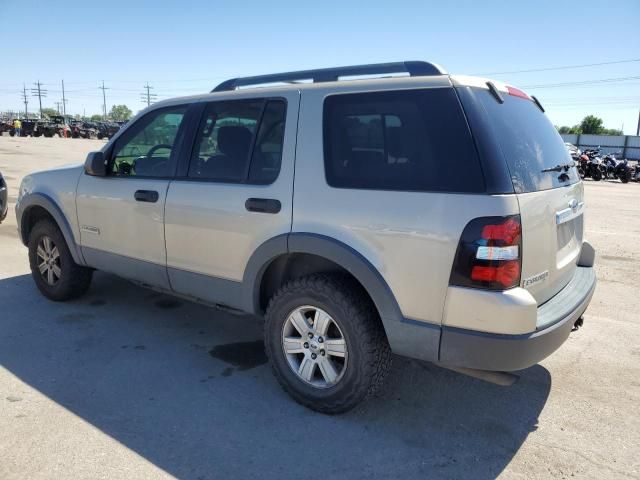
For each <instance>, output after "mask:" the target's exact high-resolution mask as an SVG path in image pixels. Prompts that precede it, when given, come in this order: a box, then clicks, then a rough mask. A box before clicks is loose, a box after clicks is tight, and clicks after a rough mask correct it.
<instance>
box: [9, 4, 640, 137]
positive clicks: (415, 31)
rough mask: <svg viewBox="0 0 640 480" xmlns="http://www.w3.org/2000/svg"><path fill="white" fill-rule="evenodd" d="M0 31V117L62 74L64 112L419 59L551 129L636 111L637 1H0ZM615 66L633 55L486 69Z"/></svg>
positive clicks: (53, 97) (639, 60) (629, 119)
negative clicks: (150, 95) (472, 82)
mask: <svg viewBox="0 0 640 480" xmlns="http://www.w3.org/2000/svg"><path fill="white" fill-rule="evenodd" d="M0 32H1V36H2V38H3V49H2V53H1V56H0V111H4V110H9V109H11V110H18V109H23V108H24V106H23V104H22V103H21V98H20V93H21V89H22V84H23V82H24V83H25V84H26V85H27V88H28V89H29V88H30V87H32V84H33V82H35V81H37V80H40V81H41V82H42V83H44V84H45V87H44V88H46V89H47V90H48V96H47V98H46V99H45V100H44V106H48V107H54V106H55V103H54V102H56V101H59V100H60V98H61V93H60V80H61V79H64V80H65V86H66V89H67V91H68V93H67V97H68V107H67V111H68V112H70V113H82V112H83V110H86V113H87V114H92V113H99V112H100V111H101V109H102V94H101V92H100V90H98V88H97V87H98V85H99V83H100V81H101V80H104V81H105V85H106V86H107V87H108V88H109V90H107V104H108V106H109V107H110V106H111V105H112V104H116V103H117V104H120V103H125V104H127V105H129V107H130V108H131V109H132V110H133V111H134V112H135V111H137V110H139V109H140V108H142V107H143V106H144V105H143V103H142V102H141V101H140V93H141V92H142V90H143V88H142V87H143V85H144V84H145V82H146V81H149V83H150V84H151V85H152V86H153V87H154V90H153V91H154V92H155V93H156V94H158V98H168V97H172V96H178V95H187V94H192V93H199V92H206V91H209V90H210V89H211V88H213V86H215V85H216V84H217V83H219V82H220V81H222V80H224V79H225V78H229V77H234V76H241V75H251V74H260V73H272V72H278V71H287V70H297V69H306V68H316V67H326V66H339V65H350V64H358V63H374V62H384V61H394V60H419V59H424V60H431V61H435V62H437V63H439V64H441V65H442V66H444V67H445V68H446V69H447V70H448V71H449V72H451V73H464V74H490V75H489V76H491V77H493V78H496V79H499V80H504V81H508V82H509V83H512V84H514V85H516V86H520V87H524V88H525V89H526V90H527V91H529V92H530V93H532V94H534V95H536V96H538V98H539V99H540V100H541V101H542V103H543V104H544V105H545V107H546V109H547V112H548V114H549V116H550V117H551V119H552V120H553V122H554V123H556V124H559V125H565V124H566V125H573V124H575V123H578V122H579V120H580V119H581V118H582V117H584V116H585V115H587V114H590V113H593V114H596V115H598V116H600V117H602V118H603V119H604V120H605V125H606V126H607V127H609V128H620V127H621V126H622V124H623V123H624V130H625V133H635V128H636V124H637V121H638V110H639V109H640V34H639V32H640V1H638V0H629V1H616V2H613V1H608V2H587V1H584V0H583V1H531V2H528V1H520V2H518V1H515V0H514V1H511V2H505V1H499V2H498V1H495V2H493V1H488V0H487V1H475V2H474V1H464V0H457V1H455V2H442V1H438V2H427V1H404V2H403V1H400V0H396V1H393V2H392V1H385V2H377V1H375V0H368V1H347V0H342V1H323V2H313V3H311V2H309V3H306V2H292V1H276V0H272V1H268V2H265V1H255V2H254V1H225V2H222V1H213V0H209V1H189V0H182V1H159V0H157V1H153V2H152V1H135V0H129V1H120V0H108V1H86V0H85V1H81V2H76V1H74V0H64V1H63V2H53V1H41V2H35V1H28V0H19V1H9V0H0ZM621 60H636V61H633V62H629V61H627V62H624V63H616V64H609V65H596V66H590V67H581V68H566V69H557V70H547V71H536V72H519V73H494V72H513V71H521V70H531V69H534V70H536V69H542V68H553V67H563V66H572V65H584V64H594V63H603V62H614V61H621ZM627 77H636V78H631V79H627V80H620V79H622V78H627ZM611 79H613V80H611ZM602 80H606V81H602ZM596 81H597V83H594V82H596ZM576 82H588V83H583V84H578V83H576ZM553 85H555V86H553ZM36 108H37V99H36V98H34V97H30V99H29V109H30V110H31V111H34V110H35V109H36Z"/></svg>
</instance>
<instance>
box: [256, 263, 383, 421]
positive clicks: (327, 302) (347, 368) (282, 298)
mask: <svg viewBox="0 0 640 480" xmlns="http://www.w3.org/2000/svg"><path fill="white" fill-rule="evenodd" d="M264 337H265V350H266V353H267V356H268V357H269V359H270V361H271V366H272V368H273V371H274V374H275V376H276V378H277V379H278V381H279V382H280V384H281V385H282V387H283V389H284V390H285V391H286V392H287V393H289V394H290V395H291V396H292V397H293V398H294V399H295V400H296V401H297V402H299V403H301V404H302V405H304V406H306V407H309V408H311V409H313V410H317V411H319V412H323V413H331V414H333V413H341V412H345V411H347V410H350V409H352V408H353V407H355V406H356V405H357V404H358V403H360V402H361V401H362V400H364V399H365V398H366V397H367V396H368V395H370V394H372V393H374V392H375V391H376V390H377V389H378V388H379V387H380V386H381V385H382V382H383V379H384V376H385V374H386V372H387V371H388V369H389V366H390V364H391V350H390V349H389V344H388V343H387V339H386V337H385V334H384V330H383V328H382V324H381V322H380V319H379V317H378V314H377V312H376V311H375V308H374V306H373V305H372V303H371V301H370V300H369V299H368V297H366V295H365V293H364V292H363V291H362V289H361V288H360V287H359V286H358V285H356V284H355V283H354V282H352V281H350V280H348V279H345V278H342V277H340V276H333V275H311V276H308V277H303V278H300V279H296V280H293V281H291V282H289V283H287V284H286V285H285V286H284V287H282V288H281V289H280V290H279V291H278V293H276V294H275V295H274V297H273V298H272V299H271V302H270V303H269V308H268V309H267V314H266V318H265V333H264Z"/></svg>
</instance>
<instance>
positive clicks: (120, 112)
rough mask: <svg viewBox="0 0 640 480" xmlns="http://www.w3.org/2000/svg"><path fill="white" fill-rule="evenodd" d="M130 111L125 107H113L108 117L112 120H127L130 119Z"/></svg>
mask: <svg viewBox="0 0 640 480" xmlns="http://www.w3.org/2000/svg"><path fill="white" fill-rule="evenodd" d="M131 114H132V112H131V110H129V107H127V106H126V105H114V106H113V107H111V111H110V112H109V117H110V118H111V119H112V120H116V121H122V120H129V119H130V118H131Z"/></svg>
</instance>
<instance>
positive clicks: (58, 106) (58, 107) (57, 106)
mask: <svg viewBox="0 0 640 480" xmlns="http://www.w3.org/2000/svg"><path fill="white" fill-rule="evenodd" d="M55 104H56V110H58V115H60V106H61V105H62V102H55Z"/></svg>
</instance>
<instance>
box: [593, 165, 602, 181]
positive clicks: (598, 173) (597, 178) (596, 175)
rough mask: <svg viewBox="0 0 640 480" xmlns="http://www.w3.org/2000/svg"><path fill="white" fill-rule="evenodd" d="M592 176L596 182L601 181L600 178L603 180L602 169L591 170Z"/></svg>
mask: <svg viewBox="0 0 640 480" xmlns="http://www.w3.org/2000/svg"><path fill="white" fill-rule="evenodd" d="M591 177H592V178H593V179H594V180H595V181H596V182H599V181H600V180H602V171H601V170H600V169H599V168H594V169H593V170H592V172H591Z"/></svg>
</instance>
